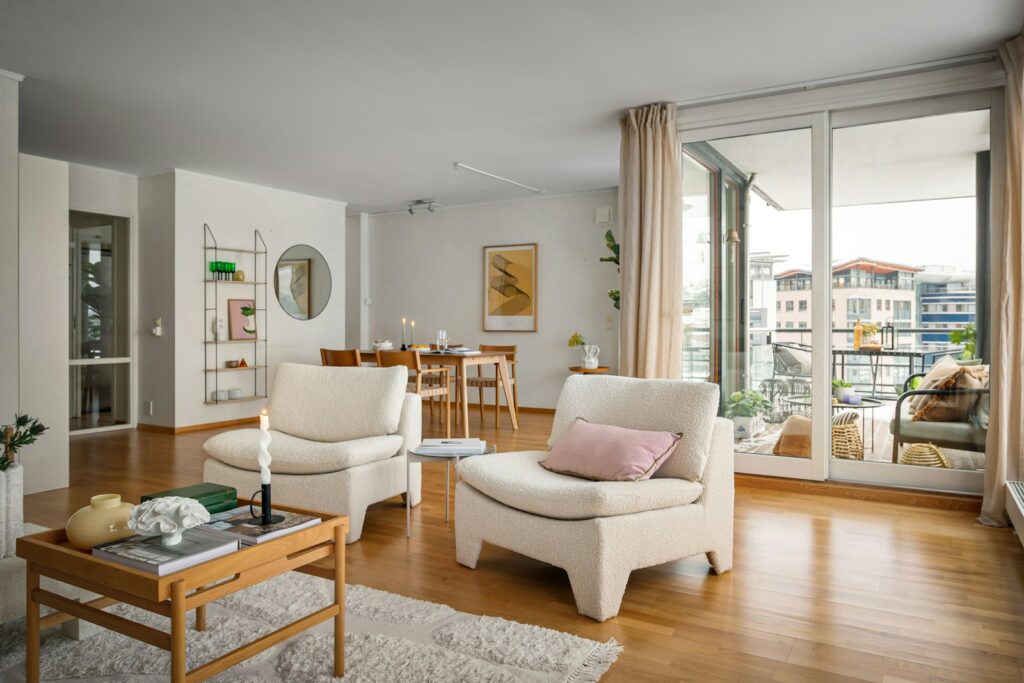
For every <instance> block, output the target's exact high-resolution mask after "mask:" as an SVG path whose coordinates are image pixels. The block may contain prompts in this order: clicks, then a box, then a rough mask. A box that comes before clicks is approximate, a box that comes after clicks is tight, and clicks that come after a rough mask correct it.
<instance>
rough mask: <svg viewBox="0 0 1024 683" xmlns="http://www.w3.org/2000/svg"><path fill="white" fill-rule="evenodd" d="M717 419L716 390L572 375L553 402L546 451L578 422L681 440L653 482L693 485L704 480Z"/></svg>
mask: <svg viewBox="0 0 1024 683" xmlns="http://www.w3.org/2000/svg"><path fill="white" fill-rule="evenodd" d="M716 415H718V385H717V384H711V383H709V382H686V381H683V380H668V379H657V380H651V379H635V378H631V377H614V376H605V377H594V376H586V375H573V376H572V377H569V378H568V379H567V380H566V381H565V385H564V386H563V387H562V393H561V395H560V396H559V397H558V406H557V408H556V409H555V420H554V424H552V426H551V438H550V439H548V447H549V448H550V447H553V446H554V445H555V444H556V443H558V440H559V439H560V438H562V435H563V434H564V433H565V431H566V430H567V429H568V428H569V426H570V425H571V424H572V423H573V422H575V421H576V418H578V417H582V418H583V419H584V420H587V421H588V422H591V423H595V424H603V425H615V426H616V427H627V428H629V429H644V430H648V431H666V432H672V433H676V434H680V435H681V436H680V438H679V443H678V444H677V445H676V448H675V450H674V451H673V452H672V455H670V456H669V457H668V459H667V460H665V462H664V464H662V466H661V467H659V468H658V470H657V471H656V472H655V473H654V476H653V477H652V479H658V478H661V477H676V478H679V479H689V480H690V481H697V480H699V479H700V478H701V477H702V476H703V475H704V466H705V465H706V464H707V461H708V450H709V449H710V447H711V431H712V429H713V428H714V424H715V416H716Z"/></svg>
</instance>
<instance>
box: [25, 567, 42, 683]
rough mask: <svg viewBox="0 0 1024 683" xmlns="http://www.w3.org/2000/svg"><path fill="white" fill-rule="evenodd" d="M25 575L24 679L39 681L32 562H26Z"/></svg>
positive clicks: (36, 576) (35, 576) (36, 581)
mask: <svg viewBox="0 0 1024 683" xmlns="http://www.w3.org/2000/svg"><path fill="white" fill-rule="evenodd" d="M25 576H26V581H25V680H26V681H28V683H39V603H38V602H36V601H35V598H33V597H32V591H34V590H36V589H37V588H39V572H37V571H36V567H35V565H34V564H33V563H31V562H29V563H28V567H27V569H26V571H25Z"/></svg>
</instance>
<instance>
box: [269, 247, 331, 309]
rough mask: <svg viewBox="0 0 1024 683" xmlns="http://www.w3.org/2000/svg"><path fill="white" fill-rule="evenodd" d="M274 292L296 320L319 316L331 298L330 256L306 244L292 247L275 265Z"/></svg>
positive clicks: (278, 300) (283, 306)
mask: <svg viewBox="0 0 1024 683" xmlns="http://www.w3.org/2000/svg"><path fill="white" fill-rule="evenodd" d="M274 292H275V293H276V294H277V302H278V303H279V304H281V308H283V309H284V312H285V313H287V314H288V315H290V316H291V317H293V318H295V319H296V320H312V319H313V318H315V317H317V316H318V315H320V313H322V312H323V310H324V308H326V307H327V302H328V301H329V300H330V298H331V269H330V268H329V267H328V266H327V259H325V258H324V257H323V254H321V253H320V252H319V251H317V250H316V249H314V248H313V247H311V246H309V245H306V244H296V245H295V246H292V247H288V249H286V250H285V252H284V253H283V254H281V258H280V259H278V261H277V268H275V269H274Z"/></svg>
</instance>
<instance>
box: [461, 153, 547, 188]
mask: <svg viewBox="0 0 1024 683" xmlns="http://www.w3.org/2000/svg"><path fill="white" fill-rule="evenodd" d="M459 169H463V170H465V171H472V172H473V173H479V174H480V175H482V176H487V177H488V178H494V179H495V180H500V181H501V182H503V183H509V184H510V185H515V186H516V187H521V188H523V189H524V190H529V191H530V192H535V193H537V194H544V190H539V189H537V188H536V187H530V186H529V185H523V184H522V183H517V182H516V181H514V180H510V179H508V178H503V177H501V176H500V175H494V174H493V173H488V172H487V171H481V170H480V169H479V168H473V167H472V166H466V164H463V163H461V162H458V161H456V162H455V163H453V164H452V170H453V171H458V170H459Z"/></svg>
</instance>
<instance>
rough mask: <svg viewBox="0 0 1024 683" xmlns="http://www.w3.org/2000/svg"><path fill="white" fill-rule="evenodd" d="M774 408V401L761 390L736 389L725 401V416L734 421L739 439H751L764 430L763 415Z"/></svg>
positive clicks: (735, 432) (734, 428) (734, 430)
mask: <svg viewBox="0 0 1024 683" xmlns="http://www.w3.org/2000/svg"><path fill="white" fill-rule="evenodd" d="M771 409H772V402H771V401H769V400H768V399H767V398H765V397H764V394H762V393H761V392H760V391H757V390H755V389H746V390H744V391H734V392H733V393H732V394H730V395H729V398H728V399H726V401H725V416H726V417H728V418H730V419H731V420H732V422H733V433H734V434H735V436H736V438H737V439H749V438H751V437H753V436H757V435H758V434H760V433H761V432H763V431H764V417H763V415H764V414H765V413H767V412H769V411H771Z"/></svg>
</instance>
